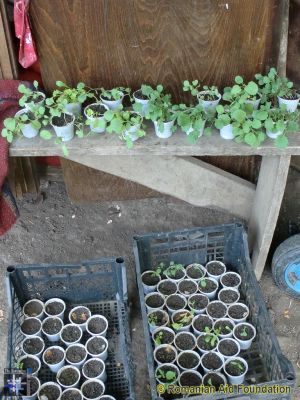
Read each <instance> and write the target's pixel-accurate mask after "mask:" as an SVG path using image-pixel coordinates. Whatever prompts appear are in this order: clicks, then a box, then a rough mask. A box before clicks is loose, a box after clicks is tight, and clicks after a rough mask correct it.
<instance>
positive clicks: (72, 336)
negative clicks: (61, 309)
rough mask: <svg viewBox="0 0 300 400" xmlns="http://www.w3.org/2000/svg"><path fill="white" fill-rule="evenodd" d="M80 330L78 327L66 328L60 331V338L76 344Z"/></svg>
mask: <svg viewBox="0 0 300 400" xmlns="http://www.w3.org/2000/svg"><path fill="white" fill-rule="evenodd" d="M80 335H81V330H80V328H79V327H78V326H75V325H74V326H67V327H66V328H64V330H63V331H62V334H61V336H62V338H63V339H64V340H65V341H66V342H69V343H72V342H76V340H78V339H79V338H80Z"/></svg>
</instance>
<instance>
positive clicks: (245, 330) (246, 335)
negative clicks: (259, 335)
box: [233, 322, 256, 350]
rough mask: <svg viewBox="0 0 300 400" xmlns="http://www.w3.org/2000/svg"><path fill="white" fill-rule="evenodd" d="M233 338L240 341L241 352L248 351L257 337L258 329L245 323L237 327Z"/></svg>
mask: <svg viewBox="0 0 300 400" xmlns="http://www.w3.org/2000/svg"><path fill="white" fill-rule="evenodd" d="M233 336H234V338H235V339H236V340H237V341H238V343H239V345H240V347H241V350H247V349H249V348H250V347H251V344H252V341H253V340H254V338H255V336H256V329H255V328H254V326H253V325H251V324H248V323H246V322H243V323H240V324H237V325H236V326H235V328H234V330H233Z"/></svg>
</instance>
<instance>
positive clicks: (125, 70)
mask: <svg viewBox="0 0 300 400" xmlns="http://www.w3.org/2000/svg"><path fill="white" fill-rule="evenodd" d="M284 2H285V0H264V1H263V2H262V1H261V0H251V1H249V0H226V1H223V0H201V1H200V0H185V1H184V2H183V1H182V0H126V2H125V1H123V0H88V1H87V0H72V1H70V0H51V1H48V0H32V1H31V8H30V14H31V21H32V25H33V30H34V34H35V39H36V43H37V48H38V52H39V58H40V63H41V71H42V76H43V80H44V84H45V87H46V89H48V90H51V89H53V88H54V85H55V81H56V80H57V79H60V80H62V81H66V82H67V83H68V84H70V85H72V84H73V85H74V84H76V83H77V82H78V81H84V82H86V83H87V84H88V85H92V86H105V87H107V88H109V87H113V86H117V85H122V86H130V87H132V88H133V89H137V88H138V87H139V86H140V84H141V83H144V82H145V83H149V84H152V85H155V84H157V83H162V84H163V85H165V86H166V87H167V89H168V90H169V91H171V92H172V94H173V96H174V99H175V100H176V101H180V100H182V99H185V98H184V96H183V93H182V90H181V84H180V83H181V82H182V81H183V80H184V79H195V78H198V79H199V80H201V81H204V82H205V83H208V84H212V83H216V84H217V85H219V86H220V87H224V86H226V85H228V84H230V83H231V82H232V79H233V77H234V76H235V75H237V74H242V75H243V76H244V77H245V78H246V79H249V78H251V77H252V76H253V75H254V73H256V72H260V71H263V70H264V69H265V68H267V67H269V66H272V65H276V62H277V57H278V43H279V41H278V32H277V31H278V26H280V23H279V22H280V16H281V12H282V4H283V3H284ZM185 100H186V99H185ZM205 161H208V162H211V163H214V164H215V165H217V166H219V167H221V168H224V169H226V170H228V171H229V172H232V173H234V174H237V175H240V176H242V177H244V178H246V179H249V180H252V181H254V180H255V176H256V171H257V168H258V161H257V160H256V159H255V158H253V157H248V158H244V157H236V158H234V159H228V158H224V157H221V158H217V159H215V158H206V159H205ZM68 169H69V170H70V169H72V171H73V173H72V174H68V172H67V170H68ZM64 170H65V172H66V174H65V175H66V176H67V175H68V176H69V178H68V181H70V179H72V178H70V176H71V177H72V176H73V179H74V175H76V176H75V179H76V184H75V185H73V184H72V185H71V184H70V185H69V187H71V186H73V187H76V186H77V189H76V190H78V184H77V182H78V180H80V178H79V177H80V175H81V174H82V176H85V177H86V176H87V175H90V174H91V173H92V170H89V171H87V170H86V168H85V167H82V166H78V165H77V166H74V165H71V162H64ZM74 171H76V173H74ZM98 177H99V179H100V182H101V179H102V178H101V177H103V176H102V173H100V174H98ZM107 179H108V177H105V182H107ZM81 181H83V179H81ZM67 183H68V182H67ZM83 184H88V183H87V182H86V180H85V181H84V182H83ZM119 185H120V189H121V187H122V185H125V186H124V187H125V191H126V183H124V181H121V180H119ZM124 187H123V188H124ZM83 191H84V190H83ZM70 192H72V190H69V194H70ZM73 193H74V192H73Z"/></svg>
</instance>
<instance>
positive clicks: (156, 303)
mask: <svg viewBox="0 0 300 400" xmlns="http://www.w3.org/2000/svg"><path fill="white" fill-rule="evenodd" d="M146 304H147V306H148V307H151V308H157V307H161V306H162V305H163V304H164V300H163V299H162V298H161V296H159V295H158V294H157V295H153V296H150V297H148V298H147V300H146Z"/></svg>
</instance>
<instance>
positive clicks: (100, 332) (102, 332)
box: [86, 314, 108, 337]
mask: <svg viewBox="0 0 300 400" xmlns="http://www.w3.org/2000/svg"><path fill="white" fill-rule="evenodd" d="M107 329H108V321H107V319H106V318H105V317H104V315H100V314H95V315H92V316H91V317H90V318H89V319H88V320H87V323H86V330H87V332H88V333H89V334H90V335H91V336H104V337H106V334H107Z"/></svg>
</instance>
